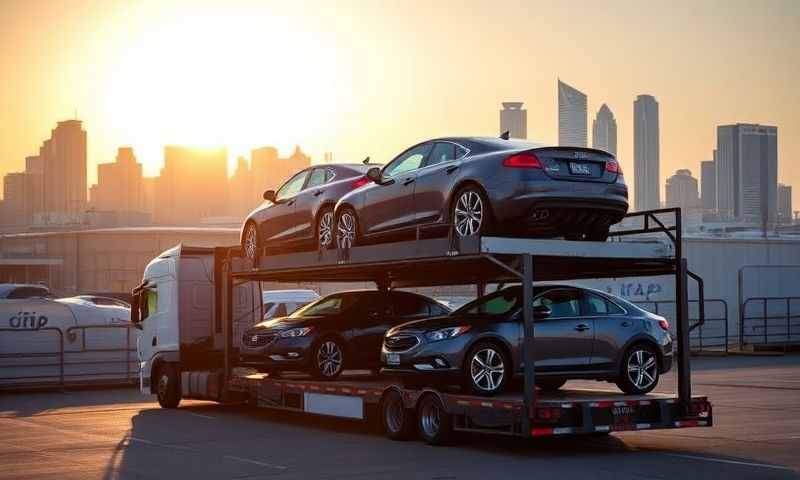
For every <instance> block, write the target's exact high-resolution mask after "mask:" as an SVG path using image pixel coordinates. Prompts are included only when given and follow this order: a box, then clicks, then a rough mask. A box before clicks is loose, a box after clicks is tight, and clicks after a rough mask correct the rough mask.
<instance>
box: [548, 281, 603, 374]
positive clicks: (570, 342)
mask: <svg viewBox="0 0 800 480" xmlns="http://www.w3.org/2000/svg"><path fill="white" fill-rule="evenodd" d="M533 306H534V308H536V307H540V306H546V307H548V308H549V309H550V315H549V316H548V317H546V318H539V319H536V320H535V322H534V335H535V339H536V340H535V347H534V350H535V357H536V369H537V370H542V371H561V370H574V369H582V370H583V369H587V368H589V364H590V361H591V357H592V348H593V343H594V320H593V319H591V318H585V317H583V316H582V315H581V290H580V289H577V288H554V289H551V290H547V291H545V292H543V293H542V294H541V295H539V296H537V297H536V298H535V299H534V304H533Z"/></svg>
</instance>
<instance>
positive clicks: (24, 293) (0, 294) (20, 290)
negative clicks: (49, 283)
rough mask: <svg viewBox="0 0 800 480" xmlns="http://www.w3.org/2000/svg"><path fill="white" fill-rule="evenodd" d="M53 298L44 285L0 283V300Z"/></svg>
mask: <svg viewBox="0 0 800 480" xmlns="http://www.w3.org/2000/svg"><path fill="white" fill-rule="evenodd" d="M37 297H42V298H53V294H52V293H50V289H49V288H47V287H46V286H44V285H37V284H27V283H0V299H7V300H18V299H23V298H37Z"/></svg>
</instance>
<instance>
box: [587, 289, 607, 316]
mask: <svg viewBox="0 0 800 480" xmlns="http://www.w3.org/2000/svg"><path fill="white" fill-rule="evenodd" d="M607 313H608V302H606V299H605V298H602V297H600V296H598V295H595V294H593V293H586V315H606V314H607Z"/></svg>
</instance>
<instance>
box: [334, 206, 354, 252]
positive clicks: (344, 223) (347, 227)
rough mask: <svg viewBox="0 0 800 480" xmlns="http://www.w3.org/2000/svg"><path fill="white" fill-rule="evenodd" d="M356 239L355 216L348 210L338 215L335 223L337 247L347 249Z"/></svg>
mask: <svg viewBox="0 0 800 480" xmlns="http://www.w3.org/2000/svg"><path fill="white" fill-rule="evenodd" d="M355 240H356V217H355V215H353V214H352V213H351V212H349V211H345V212H344V213H342V214H341V215H340V216H339V222H338V224H337V225H336V242H337V245H338V246H339V248H342V249H348V248H350V247H352V246H353V243H355Z"/></svg>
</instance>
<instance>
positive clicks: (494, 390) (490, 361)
mask: <svg viewBox="0 0 800 480" xmlns="http://www.w3.org/2000/svg"><path fill="white" fill-rule="evenodd" d="M511 371H512V368H511V361H510V360H509V358H508V355H506V352H505V349H504V348H502V347H500V346H499V345H498V344H497V343H495V342H478V343H477V344H475V345H474V346H473V347H472V348H470V350H469V353H467V356H466V357H465V361H464V373H465V375H466V383H467V385H468V387H469V390H470V391H472V393H474V394H475V395H483V396H490V395H496V394H498V393H500V392H502V391H503V390H504V389H505V387H506V385H507V384H508V381H509V380H510V377H511Z"/></svg>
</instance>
